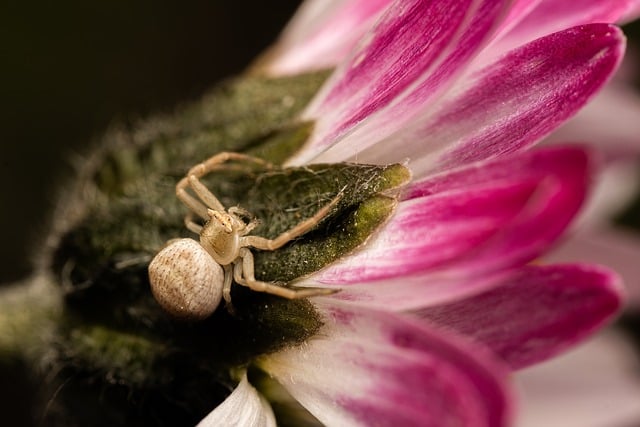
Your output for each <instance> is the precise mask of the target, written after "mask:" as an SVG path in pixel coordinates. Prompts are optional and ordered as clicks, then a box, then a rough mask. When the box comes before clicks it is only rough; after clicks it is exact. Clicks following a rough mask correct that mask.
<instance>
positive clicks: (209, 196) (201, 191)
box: [187, 175, 225, 212]
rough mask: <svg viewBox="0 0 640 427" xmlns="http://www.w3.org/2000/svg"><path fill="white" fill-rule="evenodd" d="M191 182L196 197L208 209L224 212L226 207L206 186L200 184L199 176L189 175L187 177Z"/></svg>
mask: <svg viewBox="0 0 640 427" xmlns="http://www.w3.org/2000/svg"><path fill="white" fill-rule="evenodd" d="M187 179H188V180H189V185H191V188H192V189H193V191H194V192H195V193H196V195H197V196H198V197H199V198H200V200H202V201H203V202H204V204H205V205H207V207H209V208H211V209H213V210H214V211H218V212H224V211H225V209H224V205H223V204H222V203H220V200H218V198H217V197H216V196H214V195H213V193H212V192H211V191H209V189H208V188H207V187H205V185H204V184H203V183H202V182H200V180H199V179H198V177H197V176H195V175H189V176H188V177H187Z"/></svg>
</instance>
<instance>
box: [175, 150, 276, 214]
mask: <svg viewBox="0 0 640 427" xmlns="http://www.w3.org/2000/svg"><path fill="white" fill-rule="evenodd" d="M229 160H237V161H244V162H247V163H254V164H256V165H260V166H263V167H265V168H271V167H272V165H271V163H269V162H267V161H265V160H262V159H259V158H257V157H252V156H248V155H246V154H241V153H233V152H227V151H225V152H222V153H218V154H216V155H215V156H213V157H210V158H209V159H207V160H205V161H204V162H202V163H200V164H198V165H196V166H194V167H192V168H191V169H189V171H188V172H187V174H186V176H185V177H184V178H182V179H181V180H180V181H179V182H178V184H177V185H176V195H177V196H178V198H179V199H180V200H181V201H182V203H184V204H185V205H186V206H187V207H188V208H189V209H191V210H192V211H193V212H195V213H196V215H198V216H199V217H200V218H202V219H205V220H208V219H209V215H208V214H207V206H208V207H210V208H211V209H213V210H217V211H224V210H225V209H224V206H223V205H222V203H220V201H219V200H218V199H217V198H216V197H215V196H214V195H213V194H212V193H211V192H210V191H209V190H208V189H207V188H206V187H205V186H204V184H202V183H201V182H200V180H199V178H202V177H203V176H205V175H207V174H208V173H210V172H212V171H214V170H216V169H218V167H217V166H218V165H220V164H222V163H225V162H228V161H229ZM188 187H191V188H192V189H193V191H194V192H195V193H196V195H197V196H198V197H200V199H201V200H202V202H201V201H199V200H197V199H196V198H195V197H193V196H191V195H190V194H189V193H187V188H188ZM203 202H204V203H203Z"/></svg>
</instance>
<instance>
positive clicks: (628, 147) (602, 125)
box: [545, 81, 640, 158]
mask: <svg viewBox="0 0 640 427" xmlns="http://www.w3.org/2000/svg"><path fill="white" fill-rule="evenodd" d="M638 117H640V97H639V96H638V94H637V93H636V92H635V89H634V88H633V87H632V86H631V85H630V84H629V85H626V84H622V83H620V82H616V81H614V82H611V83H610V84H608V85H607V86H606V88H605V89H604V90H602V91H601V92H600V93H599V94H598V95H596V96H595V97H594V98H593V100H592V101H591V102H589V103H588V104H587V105H586V106H585V107H584V108H583V109H582V110H581V111H580V112H579V113H578V114H577V115H576V116H575V117H573V118H572V119H571V120H569V121H568V122H566V123H565V124H563V125H562V126H561V127H560V128H559V129H558V130H556V131H555V132H553V133H552V134H551V135H549V137H548V138H546V139H545V142H559V141H583V142H589V143H593V144H597V145H598V146H599V147H601V148H602V149H606V150H608V151H611V150H617V151H621V152H625V154H632V155H633V154H635V156H636V157H637V158H640V120H638Z"/></svg>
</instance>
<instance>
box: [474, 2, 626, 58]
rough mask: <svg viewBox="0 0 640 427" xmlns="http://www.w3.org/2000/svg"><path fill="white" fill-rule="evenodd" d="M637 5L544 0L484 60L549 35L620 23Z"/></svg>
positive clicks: (484, 54)
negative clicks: (578, 28)
mask: <svg viewBox="0 0 640 427" xmlns="http://www.w3.org/2000/svg"><path fill="white" fill-rule="evenodd" d="M634 1H636V0H606V1H602V0H542V1H540V2H539V3H538V5H537V6H536V7H535V9H534V10H533V11H531V12H530V13H529V14H527V16H526V17H525V18H524V19H523V20H522V21H520V22H519V23H518V25H515V26H513V28H512V30H511V31H509V32H507V33H505V34H503V35H502V37H501V38H500V40H498V41H497V42H496V43H494V44H493V45H492V46H491V47H490V48H489V49H488V50H487V51H486V52H483V56H484V57H491V56H496V55H500V54H501V53H503V52H507V51H509V50H511V49H514V48H516V47H518V46H521V45H524V44H526V43H529V42H531V41H532V40H535V39H537V38H540V37H543V36H546V35H547V34H551V33H555V32H557V31H562V30H565V29H567V28H571V27H575V26H578V25H586V24H592V23H599V22H606V23H614V22H618V21H619V20H620V18H621V17H622V16H623V15H624V14H626V13H628V11H629V10H630V8H631V5H632V3H634Z"/></svg>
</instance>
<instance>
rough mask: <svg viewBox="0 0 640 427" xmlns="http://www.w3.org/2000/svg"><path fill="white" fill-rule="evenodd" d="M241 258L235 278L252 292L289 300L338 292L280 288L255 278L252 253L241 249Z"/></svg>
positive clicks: (333, 290) (235, 269) (236, 265)
mask: <svg viewBox="0 0 640 427" xmlns="http://www.w3.org/2000/svg"><path fill="white" fill-rule="evenodd" d="M240 258H242V261H237V262H236V263H235V265H234V268H233V278H234V279H235V281H236V282H238V284H240V285H242V286H246V287H248V288H249V289H251V290H252V291H255V292H264V293H267V294H271V295H276V296H279V297H283V298H287V299H299V298H308V297H315V296H319V295H330V294H333V293H336V292H337V291H338V290H337V289H324V288H308V289H291V288H285V287H282V286H278V285H275V284H273V283H269V282H262V281H260V280H256V278H255V276H254V267H253V254H252V253H251V251H250V250H249V249H247V248H242V249H240Z"/></svg>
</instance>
